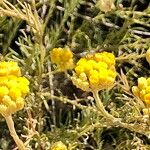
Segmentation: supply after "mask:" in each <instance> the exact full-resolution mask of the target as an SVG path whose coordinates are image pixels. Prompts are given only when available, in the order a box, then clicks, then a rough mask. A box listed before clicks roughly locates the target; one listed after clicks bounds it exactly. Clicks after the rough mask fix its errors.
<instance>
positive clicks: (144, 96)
mask: <svg viewBox="0 0 150 150" xmlns="http://www.w3.org/2000/svg"><path fill="white" fill-rule="evenodd" d="M132 92H133V94H134V95H135V96H136V97H138V98H140V99H141V100H142V101H144V103H145V104H146V105H147V106H148V107H150V78H147V79H146V78H144V77H140V78H138V85H137V86H133V87H132Z"/></svg>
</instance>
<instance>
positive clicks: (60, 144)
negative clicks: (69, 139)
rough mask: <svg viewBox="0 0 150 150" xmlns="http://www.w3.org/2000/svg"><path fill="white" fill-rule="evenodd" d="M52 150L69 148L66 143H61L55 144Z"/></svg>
mask: <svg viewBox="0 0 150 150" xmlns="http://www.w3.org/2000/svg"><path fill="white" fill-rule="evenodd" d="M50 150H67V147H66V145H65V144H64V143H62V142H61V141H59V142H56V143H54V144H53V145H52V147H51V149H50Z"/></svg>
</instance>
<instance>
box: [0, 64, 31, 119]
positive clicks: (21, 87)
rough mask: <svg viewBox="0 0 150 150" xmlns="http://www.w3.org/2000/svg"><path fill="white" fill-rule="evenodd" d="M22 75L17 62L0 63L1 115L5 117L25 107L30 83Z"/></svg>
mask: <svg viewBox="0 0 150 150" xmlns="http://www.w3.org/2000/svg"><path fill="white" fill-rule="evenodd" d="M1 70H3V74H2V72H1ZM4 70H5V71H4ZM20 75H21V72H20V68H19V66H18V64H17V63H16V62H0V113H1V114H2V115H3V116H9V115H10V114H12V113H15V112H16V111H18V110H20V109H22V108H23V107H24V97H25V96H26V95H27V93H28V92H29V81H28V80H27V79H26V78H25V77H20Z"/></svg>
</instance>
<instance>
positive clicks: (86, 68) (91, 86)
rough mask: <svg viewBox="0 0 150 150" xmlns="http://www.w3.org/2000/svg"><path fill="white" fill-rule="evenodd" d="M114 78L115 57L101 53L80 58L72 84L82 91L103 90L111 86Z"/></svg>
mask: <svg viewBox="0 0 150 150" xmlns="http://www.w3.org/2000/svg"><path fill="white" fill-rule="evenodd" d="M115 77H116V71H115V56H114V55H113V54H112V53H108V52H102V53H96V54H94V55H88V56H86V57H85V58H81V59H80V60H79V61H78V62H77V65H76V67H75V74H74V75H73V77H72V82H73V84H74V85H76V86H77V87H78V88H80V89H82V90H83V91H93V90H103V89H107V88H109V87H111V86H112V85H113V83H114V81H115Z"/></svg>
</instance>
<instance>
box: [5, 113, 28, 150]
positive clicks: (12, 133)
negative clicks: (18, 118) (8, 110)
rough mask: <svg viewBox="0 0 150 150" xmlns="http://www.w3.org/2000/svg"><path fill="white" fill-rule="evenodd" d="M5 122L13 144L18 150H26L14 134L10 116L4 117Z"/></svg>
mask: <svg viewBox="0 0 150 150" xmlns="http://www.w3.org/2000/svg"><path fill="white" fill-rule="evenodd" d="M5 120H6V123H7V126H8V128H9V131H10V135H11V136H12V137H13V139H14V141H15V143H16V144H17V146H18V148H19V150H26V148H25V146H24V143H23V142H22V140H21V139H19V137H18V135H17V133H16V130H15V127H14V121H13V119H12V116H11V115H10V116H8V117H5Z"/></svg>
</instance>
